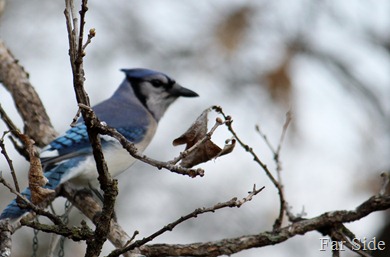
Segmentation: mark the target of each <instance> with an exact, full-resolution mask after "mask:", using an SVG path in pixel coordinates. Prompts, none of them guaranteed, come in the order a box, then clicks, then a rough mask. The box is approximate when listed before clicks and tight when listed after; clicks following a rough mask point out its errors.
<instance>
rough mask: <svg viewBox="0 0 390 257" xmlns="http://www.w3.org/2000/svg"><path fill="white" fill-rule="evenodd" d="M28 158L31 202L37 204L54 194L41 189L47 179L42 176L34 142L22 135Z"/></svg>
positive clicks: (48, 190)
mask: <svg viewBox="0 0 390 257" xmlns="http://www.w3.org/2000/svg"><path fill="white" fill-rule="evenodd" d="M22 137H23V141H24V143H25V145H26V148H27V152H28V154H29V157H30V169H29V172H28V183H29V188H30V191H31V202H32V203H33V204H39V203H40V202H42V201H43V200H44V199H46V198H47V197H48V196H50V195H52V194H53V193H54V190H51V189H46V188H43V186H44V185H46V183H47V182H48V179H47V178H46V177H45V176H44V175H43V171H42V165H41V160H40V159H39V157H38V154H37V152H36V151H35V149H34V145H33V143H34V141H33V140H31V139H30V138H29V137H27V136H26V135H22Z"/></svg>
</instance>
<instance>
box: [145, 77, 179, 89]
mask: <svg viewBox="0 0 390 257" xmlns="http://www.w3.org/2000/svg"><path fill="white" fill-rule="evenodd" d="M167 79H168V82H167V83H164V82H163V81H161V80H159V79H152V80H150V83H151V84H152V85H153V86H154V87H156V88H157V87H164V89H165V90H169V89H171V88H172V87H173V85H174V84H175V81H174V80H172V79H169V78H167Z"/></svg>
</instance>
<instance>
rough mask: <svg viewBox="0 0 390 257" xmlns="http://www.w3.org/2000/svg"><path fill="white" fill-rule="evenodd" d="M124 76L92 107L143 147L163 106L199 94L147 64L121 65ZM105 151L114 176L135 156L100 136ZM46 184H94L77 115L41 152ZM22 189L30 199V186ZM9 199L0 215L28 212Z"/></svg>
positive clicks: (52, 186)
mask: <svg viewBox="0 0 390 257" xmlns="http://www.w3.org/2000/svg"><path fill="white" fill-rule="evenodd" d="M121 71H123V72H124V73H125V75H126V78H125V79H124V81H123V82H122V84H121V85H120V86H119V88H118V89H117V90H116V91H115V93H114V94H113V95H112V96H111V98H109V99H107V100H105V101H104V102H102V103H100V104H98V105H96V106H95V107H93V110H94V111H95V113H96V115H97V117H98V118H99V119H100V120H101V121H104V122H105V123H107V125H108V126H111V127H114V128H116V129H117V130H118V131H119V132H120V133H122V135H123V136H125V137H126V138H127V139H128V140H130V141H131V142H133V143H135V145H136V147H137V149H138V151H141V152H142V151H143V150H144V149H145V148H146V147H147V145H148V144H149V143H150V141H151V139H152V138H153V135H154V133H155V131H156V128H157V124H158V122H159V120H160V119H161V117H162V116H163V115H164V113H165V111H166V110H167V108H168V107H169V105H170V104H172V103H173V102H174V101H175V100H176V99H177V98H178V97H179V96H184V97H195V96H198V94H197V93H195V92H193V91H191V90H189V89H187V88H184V87H182V86H180V85H179V84H178V83H176V82H175V80H173V79H171V78H170V77H168V76H167V75H166V74H164V73H161V72H158V71H153V70H149V69H122V70H121ZM101 140H102V147H103V153H104V156H105V159H106V162H107V165H108V168H109V171H110V172H111V175H112V176H113V177H114V176H117V175H118V174H120V173H122V172H123V171H124V170H126V169H127V168H129V167H130V166H131V165H132V164H133V163H134V161H135V159H134V158H133V157H131V155H129V153H128V152H127V151H126V150H125V149H123V148H122V146H121V145H120V143H119V142H117V141H116V140H115V139H113V138H111V137H109V136H101ZM41 162H42V166H43V167H44V172H45V173H44V175H45V177H46V178H47V179H48V180H49V182H48V183H47V184H46V186H45V187H46V188H49V189H55V188H57V187H58V186H59V185H60V184H61V183H64V182H65V181H69V182H72V183H73V184H75V185H76V186H79V187H80V186H81V187H85V186H87V185H91V184H92V185H96V184H97V176H98V174H97V171H96V165H95V161H94V158H93V155H92V148H91V146H90V143H89V139H88V134H87V130H86V126H85V124H84V122H83V120H82V119H79V121H78V122H77V124H76V126H74V127H72V128H71V129H69V130H68V131H66V133H65V135H63V136H60V137H58V138H56V139H54V140H53V141H52V142H51V143H50V144H49V145H48V146H46V147H45V148H44V149H43V150H42V153H41ZM22 194H23V195H24V196H25V197H27V198H28V199H31V192H30V190H29V188H27V189H25V190H24V191H23V192H22ZM28 211H29V210H28V209H21V208H20V207H19V206H18V204H17V203H16V201H15V200H13V201H12V202H11V203H10V204H9V205H8V206H7V207H6V208H5V209H4V211H3V213H2V214H1V215H0V219H6V218H10V219H17V218H19V217H21V216H22V215H23V214H25V213H26V212H28Z"/></svg>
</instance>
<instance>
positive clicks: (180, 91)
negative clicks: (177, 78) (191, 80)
mask: <svg viewBox="0 0 390 257" xmlns="http://www.w3.org/2000/svg"><path fill="white" fill-rule="evenodd" d="M170 93H171V95H174V96H184V97H196V96H199V95H198V94H197V93H195V92H194V91H192V90H190V89H188V88H185V87H182V86H180V85H179V84H177V83H175V85H174V86H173V87H172V89H171V91H170Z"/></svg>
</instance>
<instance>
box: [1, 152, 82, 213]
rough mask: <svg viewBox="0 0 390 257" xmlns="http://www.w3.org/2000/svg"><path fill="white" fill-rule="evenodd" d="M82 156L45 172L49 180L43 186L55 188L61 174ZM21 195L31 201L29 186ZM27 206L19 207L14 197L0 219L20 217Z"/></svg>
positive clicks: (27, 209) (27, 210) (74, 164)
mask: <svg viewBox="0 0 390 257" xmlns="http://www.w3.org/2000/svg"><path fill="white" fill-rule="evenodd" d="M82 159H83V158H80V157H78V158H73V159H71V160H69V161H67V162H64V163H62V164H60V165H58V166H56V167H55V168H54V169H51V170H50V171H47V172H45V177H46V178H47V179H48V180H49V182H48V183H47V184H46V185H45V186H44V188H48V189H52V190H54V189H56V187H57V186H58V185H59V184H60V183H61V179H62V178H63V175H64V174H65V173H66V172H68V171H69V170H70V167H72V166H73V167H74V166H76V165H77V164H78V163H79V162H80V161H81V160H82ZM22 195H23V196H24V197H26V198H27V199H28V200H29V201H31V191H30V189H29V188H26V189H25V190H24V191H23V192H22ZM29 211H30V209H29V208H20V207H19V205H18V204H17V202H16V199H15V200H13V201H12V202H11V203H10V204H9V205H8V206H7V207H6V208H5V209H4V211H3V212H2V213H1V215H0V220H1V219H6V218H9V219H17V218H19V217H21V216H22V215H23V214H25V213H27V212H29Z"/></svg>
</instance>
